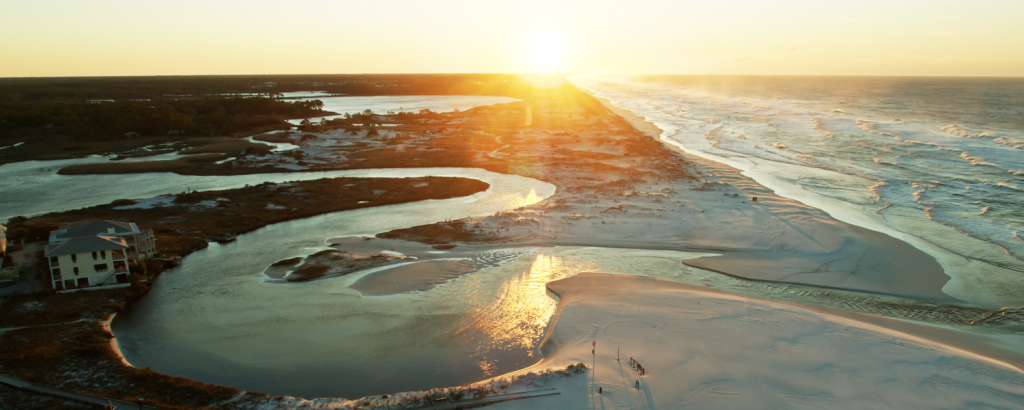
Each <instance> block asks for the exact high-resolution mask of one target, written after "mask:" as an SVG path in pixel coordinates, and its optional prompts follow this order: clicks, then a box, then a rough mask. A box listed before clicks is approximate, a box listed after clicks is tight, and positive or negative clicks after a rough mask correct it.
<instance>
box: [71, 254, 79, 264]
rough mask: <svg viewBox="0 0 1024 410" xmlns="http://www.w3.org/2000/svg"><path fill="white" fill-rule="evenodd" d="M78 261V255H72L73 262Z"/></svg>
mask: <svg viewBox="0 0 1024 410" xmlns="http://www.w3.org/2000/svg"><path fill="white" fill-rule="evenodd" d="M77 262H78V255H71V263H77Z"/></svg>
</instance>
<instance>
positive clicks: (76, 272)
mask: <svg viewBox="0 0 1024 410" xmlns="http://www.w3.org/2000/svg"><path fill="white" fill-rule="evenodd" d="M74 269H75V276H78V267H77V266H75V267H74Z"/></svg>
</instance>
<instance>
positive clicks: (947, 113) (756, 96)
mask: <svg viewBox="0 0 1024 410" xmlns="http://www.w3.org/2000/svg"><path fill="white" fill-rule="evenodd" d="M571 81H572V82H573V83H574V84H575V85H577V86H578V87H581V88H583V89H586V90H589V91H591V92H593V93H594V94H595V95H597V96H599V97H604V98H607V99H609V100H610V101H611V103H612V104H614V105H616V106H618V107H620V108H624V109H627V110H629V111H632V112H633V113H634V114H637V115H639V116H643V117H645V118H646V119H647V120H648V121H651V122H652V123H654V124H655V125H657V126H658V127H659V128H661V129H662V131H663V133H662V139H663V140H664V141H666V142H668V143H671V144H674V145H677V146H680V147H681V148H683V149H685V150H686V151H688V152H690V153H692V154H696V155H700V156H703V157H705V158H709V159H713V160H717V161H720V162H724V163H726V164H729V165H731V166H733V167H735V168H738V169H740V170H741V171H743V172H744V174H746V175H748V176H750V177H752V178H753V179H755V180H757V181H758V182H759V183H761V184H762V185H765V186H767V187H769V188H772V189H774V190H775V191H776V192H777V193H779V194H781V195H783V196H787V197H790V198H793V199H796V200H798V201H801V202H804V203H805V204H808V205H811V206H815V207H818V208H820V209H822V210H824V211H826V212H828V213H829V214H830V215H832V216H833V217H835V218H836V219H839V220H842V221H844V222H850V223H854V224H856V225H860V226H864V227H866V228H868V229H873V230H876V231H879V232H883V233H887V234H889V235H892V236H894V237H897V238H899V239H903V240H905V241H907V242H909V243H911V244H912V245H914V246H916V247H918V248H920V249H922V250H924V251H926V252H928V253H930V254H932V255H933V256H935V257H936V259H937V260H938V261H939V262H940V263H941V264H942V265H943V267H944V268H945V270H946V273H947V274H949V275H950V276H951V278H952V280H951V281H950V284H948V285H947V288H946V289H944V290H945V291H946V292H947V293H951V294H953V295H957V296H958V297H961V298H963V296H964V295H968V296H971V295H969V294H970V293H971V288H972V286H971V284H972V283H977V282H978V281H984V282H989V283H991V282H992V281H996V282H1000V283H1006V284H1007V286H1011V287H1022V286H1024V279H1021V278H1022V277H1024V261H1022V258H1024V232H1022V231H1024V151H1022V150H1024V79H1020V78H1012V79H1011V78H914V77H891V78H885V77H763V76H639V77H632V78H623V77H600V76H577V77H573V78H572V79H571ZM973 296H975V297H967V298H966V299H968V300H969V299H975V300H977V299H978V298H979V297H981V298H983V295H973Z"/></svg>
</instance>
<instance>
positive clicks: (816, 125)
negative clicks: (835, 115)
mask: <svg viewBox="0 0 1024 410" xmlns="http://www.w3.org/2000/svg"><path fill="white" fill-rule="evenodd" d="M832 111H835V110H832ZM811 126H812V127H814V129H815V130H818V132H820V133H822V134H825V135H827V136H828V137H829V138H832V137H835V136H836V133H834V132H832V131H829V130H826V129H824V128H822V127H821V120H819V119H817V118H813V117H811Z"/></svg>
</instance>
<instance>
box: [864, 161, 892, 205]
mask: <svg viewBox="0 0 1024 410" xmlns="http://www.w3.org/2000/svg"><path fill="white" fill-rule="evenodd" d="M877 159H878V158H875V160H876V162H877ZM886 185H888V182H887V181H885V180H884V179H883V180H881V181H878V183H876V184H874V185H872V186H870V187H868V192H870V193H871V195H872V196H874V197H875V198H878V199H879V200H881V199H882V194H881V193H880V192H879V189H881V188H882V187H883V186H886Z"/></svg>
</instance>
